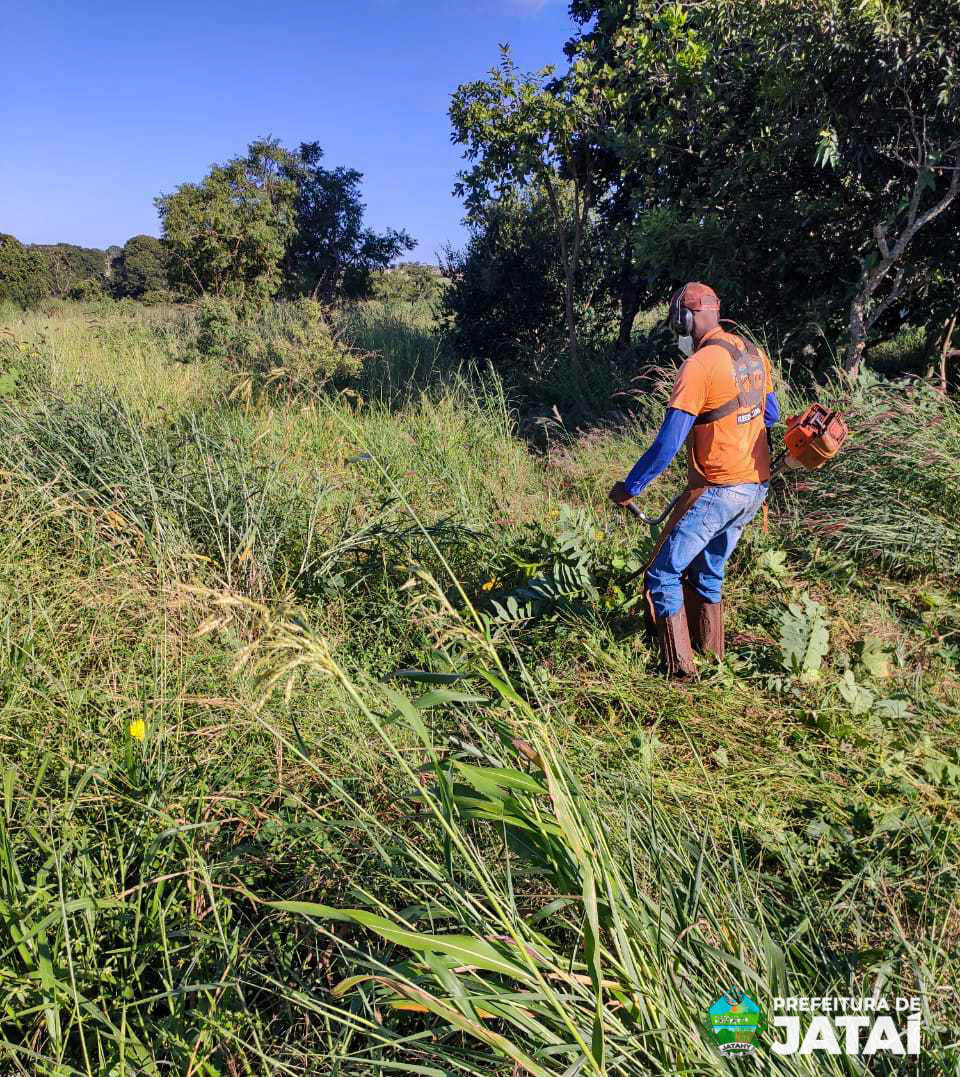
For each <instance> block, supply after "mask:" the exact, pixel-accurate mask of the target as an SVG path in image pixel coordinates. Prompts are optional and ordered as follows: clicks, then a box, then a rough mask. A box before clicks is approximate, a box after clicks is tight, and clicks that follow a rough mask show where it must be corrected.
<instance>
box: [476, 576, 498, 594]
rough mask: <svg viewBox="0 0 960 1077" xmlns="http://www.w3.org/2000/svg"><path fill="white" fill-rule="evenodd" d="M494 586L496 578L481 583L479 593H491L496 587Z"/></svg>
mask: <svg viewBox="0 0 960 1077" xmlns="http://www.w3.org/2000/svg"><path fill="white" fill-rule="evenodd" d="M496 586H497V578H496V576H494V578H493V579H492V580H487V581H486V582H485V583H482V584H481V585H480V590H481V591H492V590H493V589H494V587H496Z"/></svg>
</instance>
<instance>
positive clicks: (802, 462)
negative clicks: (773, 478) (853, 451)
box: [774, 404, 850, 471]
mask: <svg viewBox="0 0 960 1077" xmlns="http://www.w3.org/2000/svg"><path fill="white" fill-rule="evenodd" d="M849 433H850V430H849V429H848V427H847V424H846V423H845V422H844V421H843V416H842V415H841V414H840V412H839V411H831V410H830V409H829V408H825V407H824V406H823V404H811V405H810V407H808V408H807V410H806V411H804V412H801V413H800V414H799V415H791V416H790V417H789V418H788V419H787V432H786V434H785V435H784V438H783V442H784V445H785V446H786V448H785V449H784V452H783V454H782V456H781V459H780V460H778V461H777V464H780V462H781V461H783V463H784V464H787V466H792V467H802V468H804V469H806V470H807V471H816V470H817V469H818V468H821V467H823V465H824V464H825V463H826V462H827V461H828V460H832V459H833V458H834V457H835V456H836V455H837V453H838V452H839V451H840V449H841V448H842V447H843V443H844V442H845V441H846V440H847V435H848V434H849ZM784 457H786V458H787V459H786V460H785V459H784ZM788 461H789V464H788V463H787V462H788ZM779 470H780V468H779V467H777V466H776V465H774V471H779Z"/></svg>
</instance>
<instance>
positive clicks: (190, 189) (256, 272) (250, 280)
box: [156, 138, 297, 302]
mask: <svg viewBox="0 0 960 1077" xmlns="http://www.w3.org/2000/svg"><path fill="white" fill-rule="evenodd" d="M294 164H295V160H294V157H293V155H292V154H291V153H290V152H289V151H288V150H285V149H284V148H283V147H282V146H281V145H280V143H279V142H278V141H277V140H276V139H269V138H268V139H261V140H259V141H257V142H252V143H251V144H250V146H249V148H248V151H247V155H246V156H245V157H234V158H232V159H231V160H229V161H227V163H226V164H222V165H219V164H215V165H213V166H212V167H211V169H210V172H209V174H208V175H207V176H206V177H205V178H204V179H203V180H201V181H200V183H183V184H181V185H180V186H179V187H178V188H177V189H176V190H175V191H174V192H173V193H172V194H168V195H161V196H160V197H159V198H157V199H156V206H157V210H158V212H159V214H160V220H161V223H162V225H163V242H164V245H165V247H166V248H167V250H168V251H169V254H170V269H169V273H170V279H171V282H172V283H173V284H174V285H175V286H177V287H179V288H180V289H181V290H183V291H184V292H186V293H188V294H189V293H193V294H195V295H205V294H208V295H213V296H216V297H218V298H227V299H233V300H238V301H244V300H248V301H253V302H256V301H258V300H263V299H268V298H270V297H271V296H273V295H275V294H276V293H277V292H278V291H279V289H280V286H281V284H282V283H283V274H282V270H281V263H282V261H283V257H284V254H285V253H286V250H287V247H288V245H289V243H290V242H291V241H292V239H293V236H294V232H295V229H296V202H297V184H296V181H295V180H294V179H293V178H291V170H292V168H293V166H294Z"/></svg>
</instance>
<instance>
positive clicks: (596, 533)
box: [593, 531, 604, 542]
mask: <svg viewBox="0 0 960 1077" xmlns="http://www.w3.org/2000/svg"><path fill="white" fill-rule="evenodd" d="M593 537H594V538H595V539H596V540H597V542H599V541H600V540H601V539H602V538H603V537H604V535H603V532H602V531H594V533H593Z"/></svg>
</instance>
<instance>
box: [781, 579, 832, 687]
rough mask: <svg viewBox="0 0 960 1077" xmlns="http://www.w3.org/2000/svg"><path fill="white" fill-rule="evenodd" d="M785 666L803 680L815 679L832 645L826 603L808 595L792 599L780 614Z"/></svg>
mask: <svg viewBox="0 0 960 1077" xmlns="http://www.w3.org/2000/svg"><path fill="white" fill-rule="evenodd" d="M780 646H781V647H782V648H783V667H784V669H785V670H786V671H787V672H788V673H792V674H793V676H795V677H799V678H800V679H801V680H803V681H815V680H816V679H817V678H818V677H819V676H820V667H821V665H822V664H823V659H824V658H825V657H826V654H827V651H828V650H829V648H830V632H829V630H828V628H827V622H826V620H825V619H824V610H823V607H822V606H821V605H820V604H819V603H818V602H814V601H813V599H811V598H810V597H809V596H807V595H802V596H801V597H800V601H799V602H791V603H790V605H789V606H788V607H787V608H786V610H785V611H784V612H783V613H782V614H781V616H780Z"/></svg>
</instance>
